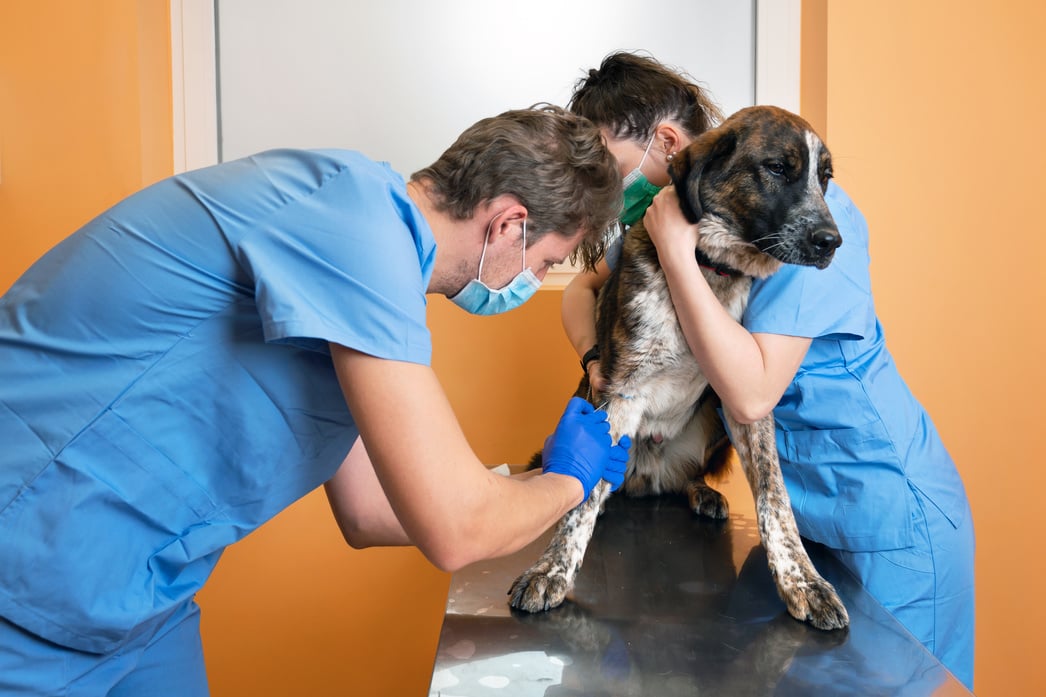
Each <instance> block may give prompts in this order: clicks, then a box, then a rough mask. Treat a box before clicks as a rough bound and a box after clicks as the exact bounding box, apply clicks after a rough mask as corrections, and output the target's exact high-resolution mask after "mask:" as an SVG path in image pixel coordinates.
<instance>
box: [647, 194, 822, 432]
mask: <svg viewBox="0 0 1046 697" xmlns="http://www.w3.org/2000/svg"><path fill="white" fill-rule="evenodd" d="M643 223H644V225H645V227H646V229H647V232H648V233H649V234H650V238H651V240H652V241H653V242H654V245H655V246H656V247H657V251H658V259H659V260H660V262H661V267H662V268H663V269H664V272H665V278H666V280H667V282H668V288H669V292H670V293H671V295H672V303H673V305H674V307H675V311H676V316H677V317H678V318H679V324H680V326H681V328H682V330H683V335H684V336H685V337H686V340H687V344H688V346H689V347H690V351H691V352H692V353H693V354H694V358H695V359H696V360H697V362H698V364H699V365H700V366H701V370H702V372H703V373H704V374H705V376H706V377H707V378H708V381H709V383H710V384H711V385H712V388H713V389H714V390H715V391H716V393H717V394H718V395H719V397H720V398H721V399H722V401H723V407H724V409H726V410H727V411H728V412H729V413H730V415H731V416H732V417H733V418H734V419H736V420H737V421H739V422H741V423H751V422H753V421H757V420H758V419H761V418H763V417H764V416H766V415H767V414H769V413H770V412H771V411H772V410H773V408H774V407H775V406H776V405H777V403H778V402H779V401H780V399H781V396H782V395H783V394H784V391H785V389H787V387H788V385H789V384H790V383H791V382H792V380H793V379H794V377H795V374H796V371H797V370H798V369H799V366H800V365H801V364H802V361H803V358H804V357H805V356H806V352H807V349H809V347H810V342H811V340H810V339H809V338H807V337H798V336H786V335H782V334H769V333H755V334H752V333H749V332H748V330H747V329H745V328H744V327H743V326H742V325H741V324H740V323H739V322H738V321H736V320H735V319H734V318H733V317H731V316H730V314H729V313H728V312H727V311H726V310H725V309H724V308H723V306H722V304H721V303H720V302H719V300H718V299H717V298H716V296H715V294H714V293H713V292H712V289H711V288H710V287H709V285H708V282H707V281H706V280H705V278H704V275H703V274H702V273H701V269H700V267H699V266H698V264H697V260H696V258H695V257H694V248H695V242H696V239H697V234H698V228H697V226H696V225H691V224H690V223H688V222H687V220H686V219H685V218H684V217H683V214H682V212H681V210H680V208H679V201H678V197H677V194H676V191H675V189H674V188H672V187H666V188H665V189H662V191H661V192H660V193H659V194H658V195H657V197H656V198H655V199H654V203H653V204H652V205H651V206H650V208H648V209H647V213H646V216H645V218H644V219H643Z"/></svg>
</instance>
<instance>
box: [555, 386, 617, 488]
mask: <svg viewBox="0 0 1046 697" xmlns="http://www.w3.org/2000/svg"><path fill="white" fill-rule="evenodd" d="M631 443H632V441H631V439H629V438H628V436H622V438H621V441H620V442H619V443H618V444H617V445H614V444H613V441H612V440H611V438H610V423H609V422H608V421H607V414H606V412H605V411H598V410H596V409H595V408H594V407H593V406H592V405H591V404H589V403H588V402H586V401H585V400H583V399H581V398H580V397H573V398H572V399H571V400H570V402H568V403H567V408H566V410H565V411H564V412H563V416H562V417H560V419H559V424H558V425H557V426H556V430H555V432H554V433H553V434H552V435H551V436H549V437H548V439H546V440H545V448H544V450H543V451H542V456H541V462H542V465H541V471H542V472H544V473H554V474H565V475H568V476H570V477H574V478H575V479H577V480H578V481H579V482H581V487H582V489H583V490H584V494H585V496H584V498H585V499H587V498H588V495H589V494H590V493H592V487H594V486H595V485H596V484H597V483H598V482H599V480H600V479H606V480H607V481H608V482H609V483H610V485H611V490H613V489H616V488H617V487H618V486H620V485H621V483H622V482H623V481H624V476H625V464H626V463H627V461H628V448H629V447H630V446H631Z"/></svg>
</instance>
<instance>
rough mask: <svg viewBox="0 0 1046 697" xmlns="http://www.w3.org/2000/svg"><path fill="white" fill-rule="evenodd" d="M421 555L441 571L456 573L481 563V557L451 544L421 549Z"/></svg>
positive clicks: (428, 546) (427, 546)
mask: <svg viewBox="0 0 1046 697" xmlns="http://www.w3.org/2000/svg"><path fill="white" fill-rule="evenodd" d="M419 549H420V550H421V553H422V554H424V555H425V558H426V559H428V560H429V563H430V564H432V565H433V566H435V567H436V568H437V569H439V570H440V571H446V572H447V573H454V572H455V571H459V570H461V569H463V568H465V567H466V566H468V565H469V564H471V563H472V562H475V561H479V559H480V558H481V555H475V554H472V553H471V552H470V550H468V549H467V548H462V547H457V546H455V545H451V544H434V545H426V546H424V547H420V546H419Z"/></svg>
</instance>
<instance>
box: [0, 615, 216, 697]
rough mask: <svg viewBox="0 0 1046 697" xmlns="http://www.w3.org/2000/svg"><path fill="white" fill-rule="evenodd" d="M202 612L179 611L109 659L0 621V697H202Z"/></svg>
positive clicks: (204, 685) (204, 681)
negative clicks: (60, 643) (168, 696)
mask: <svg viewBox="0 0 1046 697" xmlns="http://www.w3.org/2000/svg"><path fill="white" fill-rule="evenodd" d="M208 694H210V691H209V690H208V687H207V673H206V671H205V669H204V662H203V645H202V643H201V641H200V609H199V607H198V606H197V605H196V603H195V602H189V603H186V604H185V605H183V606H182V607H180V608H179V609H178V610H177V611H176V612H175V613H174V614H173V615H172V616H171V617H170V618H169V619H168V620H167V621H166V622H164V623H163V624H162V625H160V627H159V629H157V630H156V631H154V632H152V633H150V634H149V635H148V636H141V637H134V638H133V639H130V640H129V641H128V642H127V643H126V644H125V645H124V646H122V647H121V648H119V649H117V650H116V651H113V652H112V653H109V654H93V653H86V652H83V651H77V650H75V649H70V648H68V647H65V646H59V645H57V644H53V643H51V642H49V641H47V640H45V639H41V638H40V637H38V636H36V635H34V634H30V633H28V632H26V631H25V630H23V629H21V628H20V627H17V626H16V625H13V624H11V623H10V622H8V621H7V620H5V619H3V618H2V617H0V696H2V697H7V696H8V695H20V696H22V697H24V696H25V695H56V696H58V695H61V696H62V697H102V696H106V697H142V696H144V695H149V696H150V697H151V696H153V695H156V696H157V697H165V696H167V695H170V696H171V697H206V695H208Z"/></svg>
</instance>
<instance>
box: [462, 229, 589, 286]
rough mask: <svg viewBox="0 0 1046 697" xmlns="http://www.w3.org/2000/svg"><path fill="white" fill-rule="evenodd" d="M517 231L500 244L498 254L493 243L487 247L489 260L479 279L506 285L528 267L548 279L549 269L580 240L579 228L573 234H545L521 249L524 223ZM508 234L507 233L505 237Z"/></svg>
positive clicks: (563, 257)
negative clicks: (564, 235)
mask: <svg viewBox="0 0 1046 697" xmlns="http://www.w3.org/2000/svg"><path fill="white" fill-rule="evenodd" d="M516 229H517V230H518V234H516V235H515V236H514V237H513V238H512V239H511V240H510V239H505V240H504V244H500V245H497V246H498V250H497V252H496V254H495V255H493V258H492V254H491V252H493V251H494V245H493V243H492V246H491V248H490V249H488V250H487V261H486V262H485V263H484V265H483V278H482V279H480V280H482V281H483V283H485V284H486V285H487V286H488V287H490V288H494V289H499V288H504V287H505V286H507V285H508V284H509V283H511V282H512V279H513V278H515V277H516V275H517V274H519V273H520V272H521V271H523V269H524V268H529V269H530V270H531V271H532V272H533V274H534V275H535V276H537V277H538V279H540V280H542V281H543V280H545V276H546V275H547V274H548V271H549V269H550V268H552V266H553V265H555V264H561V263H563V262H564V261H566V259H567V258H568V257H569V256H570V254H571V253H572V252H573V251H574V249H575V248H577V246H578V244H579V243H580V242H581V233H580V231H578V232H575V233H574V235H573V236H572V237H563V236H562V235H558V234H556V233H554V232H549V233H546V234H545V235H543V236H542V237H541V239H540V240H538V241H537V242H536V243H534V244H532V245H531V246H529V247H528V248H527V249H526V253H525V256H524V253H523V252H522V250H521V247H522V244H523V226H522V224H519V225H518V226H516ZM506 237H507V236H506Z"/></svg>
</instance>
